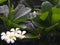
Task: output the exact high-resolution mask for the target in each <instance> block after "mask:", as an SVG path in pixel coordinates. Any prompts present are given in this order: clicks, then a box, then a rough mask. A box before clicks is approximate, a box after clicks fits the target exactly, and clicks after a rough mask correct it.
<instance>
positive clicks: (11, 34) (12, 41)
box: [6, 32, 16, 43]
mask: <svg viewBox="0 0 60 45" xmlns="http://www.w3.org/2000/svg"><path fill="white" fill-rule="evenodd" d="M15 40H16V37H15V35H14V32H11V33H10V34H9V35H8V37H7V39H6V42H7V43H10V42H11V43H14V42H15Z"/></svg>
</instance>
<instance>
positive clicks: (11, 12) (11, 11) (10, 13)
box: [8, 5, 14, 20]
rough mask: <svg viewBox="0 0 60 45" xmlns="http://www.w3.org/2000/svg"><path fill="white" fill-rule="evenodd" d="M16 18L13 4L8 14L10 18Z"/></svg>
mask: <svg viewBox="0 0 60 45" xmlns="http://www.w3.org/2000/svg"><path fill="white" fill-rule="evenodd" d="M13 18H14V5H12V6H11V8H9V15H8V19H10V20H13Z"/></svg>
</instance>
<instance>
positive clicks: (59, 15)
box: [52, 8, 60, 24]
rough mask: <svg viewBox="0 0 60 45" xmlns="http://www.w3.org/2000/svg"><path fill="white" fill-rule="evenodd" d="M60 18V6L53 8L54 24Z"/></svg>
mask: <svg viewBox="0 0 60 45" xmlns="http://www.w3.org/2000/svg"><path fill="white" fill-rule="evenodd" d="M59 20H60V8H52V24H54V23H56V22H58V21H59Z"/></svg>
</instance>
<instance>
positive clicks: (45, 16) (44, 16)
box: [40, 12, 48, 21]
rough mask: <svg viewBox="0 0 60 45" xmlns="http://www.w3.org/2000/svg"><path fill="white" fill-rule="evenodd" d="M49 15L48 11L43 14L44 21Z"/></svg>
mask: <svg viewBox="0 0 60 45" xmlns="http://www.w3.org/2000/svg"><path fill="white" fill-rule="evenodd" d="M47 17H48V12H45V13H42V14H41V16H40V19H41V20H43V21H44V20H45V19H46V18H47Z"/></svg>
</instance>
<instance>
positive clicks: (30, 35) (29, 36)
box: [25, 34, 40, 39]
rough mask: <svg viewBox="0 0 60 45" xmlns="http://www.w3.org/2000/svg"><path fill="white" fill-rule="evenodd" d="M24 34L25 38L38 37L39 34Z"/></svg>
mask: <svg viewBox="0 0 60 45" xmlns="http://www.w3.org/2000/svg"><path fill="white" fill-rule="evenodd" d="M25 36H26V38H29V39H34V38H40V35H33V34H26V35H25Z"/></svg>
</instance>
